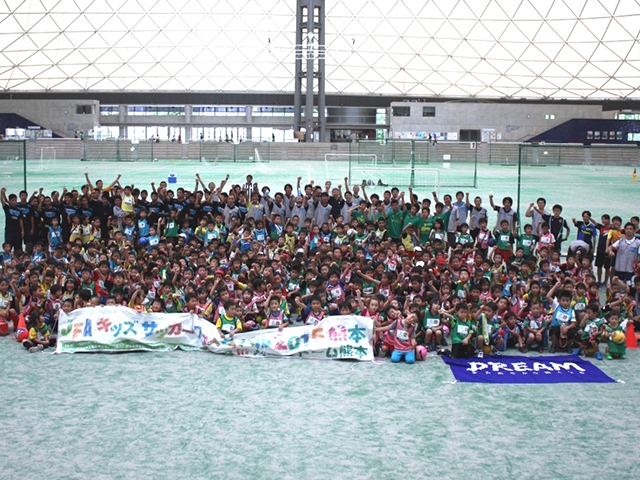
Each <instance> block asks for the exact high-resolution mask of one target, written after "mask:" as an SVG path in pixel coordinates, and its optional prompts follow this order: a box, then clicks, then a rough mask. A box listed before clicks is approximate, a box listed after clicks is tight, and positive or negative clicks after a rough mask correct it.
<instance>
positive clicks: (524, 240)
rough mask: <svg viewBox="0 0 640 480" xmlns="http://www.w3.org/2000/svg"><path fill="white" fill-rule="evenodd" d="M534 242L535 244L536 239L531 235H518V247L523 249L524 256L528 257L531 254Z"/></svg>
mask: <svg viewBox="0 0 640 480" xmlns="http://www.w3.org/2000/svg"><path fill="white" fill-rule="evenodd" d="M535 244H536V239H535V237H534V236H533V235H519V236H518V248H522V250H524V256H525V257H528V256H530V255H531V253H532V252H533V247H534V245H535Z"/></svg>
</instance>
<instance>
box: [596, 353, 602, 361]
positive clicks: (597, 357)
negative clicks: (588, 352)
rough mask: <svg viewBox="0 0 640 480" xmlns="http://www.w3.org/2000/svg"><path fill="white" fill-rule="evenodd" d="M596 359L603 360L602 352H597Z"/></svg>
mask: <svg viewBox="0 0 640 480" xmlns="http://www.w3.org/2000/svg"><path fill="white" fill-rule="evenodd" d="M596 360H602V354H601V353H600V352H596Z"/></svg>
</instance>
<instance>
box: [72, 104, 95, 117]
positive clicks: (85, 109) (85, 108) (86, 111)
mask: <svg viewBox="0 0 640 480" xmlns="http://www.w3.org/2000/svg"><path fill="white" fill-rule="evenodd" d="M92 113H93V105H76V115H91V114H92Z"/></svg>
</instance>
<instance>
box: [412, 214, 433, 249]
mask: <svg viewBox="0 0 640 480" xmlns="http://www.w3.org/2000/svg"><path fill="white" fill-rule="evenodd" d="M417 227H418V231H417V232H416V233H417V234H418V237H420V245H425V244H426V243H427V242H428V241H429V235H431V230H433V221H432V220H431V219H428V220H425V219H424V218H421V219H420V221H419V222H418V225H417Z"/></svg>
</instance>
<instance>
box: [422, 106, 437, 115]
mask: <svg viewBox="0 0 640 480" xmlns="http://www.w3.org/2000/svg"><path fill="white" fill-rule="evenodd" d="M422 116H423V117H435V116H436V107H422Z"/></svg>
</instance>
